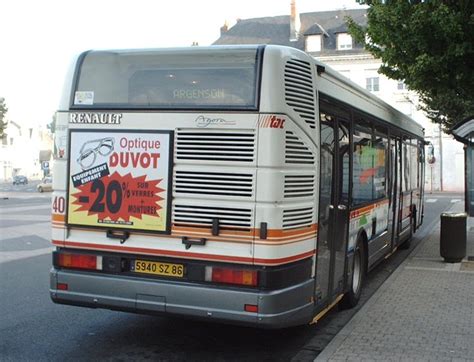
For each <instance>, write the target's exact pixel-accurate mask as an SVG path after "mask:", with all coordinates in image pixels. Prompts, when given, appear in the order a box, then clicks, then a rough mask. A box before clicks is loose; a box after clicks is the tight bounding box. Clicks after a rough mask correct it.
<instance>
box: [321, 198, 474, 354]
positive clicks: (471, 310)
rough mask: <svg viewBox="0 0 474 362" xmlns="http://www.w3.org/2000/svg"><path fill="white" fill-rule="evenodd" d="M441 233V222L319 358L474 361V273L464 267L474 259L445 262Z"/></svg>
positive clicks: (472, 244) (471, 245)
mask: <svg viewBox="0 0 474 362" xmlns="http://www.w3.org/2000/svg"><path fill="white" fill-rule="evenodd" d="M460 208H462V203H460V202H459V203H455V204H454V205H453V208H452V211H453V212H457V211H459V209H460ZM467 226H468V230H470V228H471V227H472V226H474V218H468V225H467ZM439 235H440V228H439V224H438V225H437V226H436V227H435V228H433V230H432V232H431V233H430V235H428V236H427V237H425V238H424V239H423V240H422V242H421V243H420V244H419V245H418V246H417V248H416V249H415V250H414V251H413V252H412V254H411V255H410V256H409V257H408V258H407V260H405V262H404V263H403V264H402V265H401V266H400V267H399V270H397V271H395V272H394V274H392V276H390V277H389V279H388V280H387V281H386V282H385V283H384V285H383V286H382V287H381V288H380V289H379V290H378V291H377V292H376V293H375V294H374V295H373V296H372V298H371V299H373V301H372V300H370V301H369V302H368V303H367V304H366V305H364V307H362V308H361V310H360V311H359V312H358V313H357V314H356V315H355V316H354V318H353V319H352V320H351V321H350V322H349V323H348V324H347V325H346V326H345V327H344V328H343V329H342V330H341V331H340V332H339V334H338V335H336V337H335V338H334V339H333V341H332V342H331V343H330V344H329V345H328V346H327V347H326V349H325V350H323V351H322V353H321V354H320V355H319V356H318V358H317V359H316V361H338V360H342V359H347V360H356V359H362V360H364V361H367V360H377V361H381V360H383V361H392V360H393V361H474V272H473V271H471V270H470V269H469V268H468V267H463V265H471V263H474V261H473V262H469V261H468V260H467V258H466V259H465V260H464V261H463V263H445V262H444V260H443V258H441V256H440V254H439ZM472 236H473V234H472V233H471V234H470V235H468V244H467V245H468V248H467V251H468V252H467V256H469V255H474V253H473V254H469V253H470V252H471V250H473V251H474V238H473V237H472Z"/></svg>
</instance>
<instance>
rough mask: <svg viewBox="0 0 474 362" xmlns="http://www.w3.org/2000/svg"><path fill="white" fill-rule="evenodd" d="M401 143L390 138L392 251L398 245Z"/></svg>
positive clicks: (397, 139)
mask: <svg viewBox="0 0 474 362" xmlns="http://www.w3.org/2000/svg"><path fill="white" fill-rule="evenodd" d="M400 147H401V141H400V139H399V138H392V140H391V142H390V153H391V154H390V159H391V165H390V173H391V180H392V182H391V184H392V185H391V193H390V195H391V202H390V211H389V225H392V250H393V249H394V248H395V247H396V245H397V243H398V232H399V228H398V223H399V214H400V213H399V210H400V206H401V205H400V188H401V183H400V167H401V148H400Z"/></svg>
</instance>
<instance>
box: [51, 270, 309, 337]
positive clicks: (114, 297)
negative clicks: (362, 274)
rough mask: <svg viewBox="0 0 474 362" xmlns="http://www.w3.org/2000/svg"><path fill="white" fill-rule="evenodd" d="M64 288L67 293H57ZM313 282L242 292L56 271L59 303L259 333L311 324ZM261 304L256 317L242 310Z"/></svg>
mask: <svg viewBox="0 0 474 362" xmlns="http://www.w3.org/2000/svg"><path fill="white" fill-rule="evenodd" d="M58 283H65V284H67V285H68V290H58V289H57V284H58ZM313 293H314V281H313V279H309V280H307V281H305V282H303V283H300V284H298V285H295V286H291V287H288V288H284V289H280V290H276V291H252V290H239V289H237V288H233V289H230V288H219V287H216V286H206V285H202V284H194V283H182V282H179V283H177V282H174V281H168V280H151V279H145V278H130V277H125V276H115V275H104V274H93V273H88V272H78V271H70V270H57V269H54V268H53V269H52V270H51V273H50V294H51V299H52V300H53V302H55V303H60V304H69V305H76V306H83V307H91V308H106V309H113V310H121V311H127V312H134V313H144V314H170V315H181V316H186V317H192V318H202V319H206V320H215V321H221V322H227V323H232V324H243V325H249V326H255V327H261V328H284V327H290V326H295V325H301V324H306V323H308V322H310V321H311V319H312V316H313V312H314V304H313V302H312V301H313V298H312V296H313ZM245 304H251V305H258V313H249V312H246V311H245V310H244V306H245Z"/></svg>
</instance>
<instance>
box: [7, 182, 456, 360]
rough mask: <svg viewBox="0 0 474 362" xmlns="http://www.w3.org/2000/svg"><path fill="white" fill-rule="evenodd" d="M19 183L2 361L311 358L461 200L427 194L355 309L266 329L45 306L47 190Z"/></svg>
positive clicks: (11, 208)
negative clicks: (421, 212)
mask: <svg viewBox="0 0 474 362" xmlns="http://www.w3.org/2000/svg"><path fill="white" fill-rule="evenodd" d="M1 186H2V185H0V189H1ZM27 186H29V185H25V186H24V189H22V187H23V186H19V187H16V188H15V189H11V188H10V189H9V187H6V189H4V191H3V192H2V191H0V227H1V231H0V233H1V234H0V235H1V237H0V303H1V308H0V356H1V359H2V360H6V361H18V360H35V361H40V360H41V361H42V360H45V361H46V360H47V361H63V360H66V359H68V360H71V359H73V360H97V359H105V360H142V359H151V360H171V361H181V360H183V361H184V360H212V361H229V360H231V361H232V360H239V361H254V360H259V361H289V360H298V361H312V360H313V359H314V358H315V357H316V356H317V354H318V353H319V352H320V351H321V350H322V349H323V348H324V346H325V345H326V344H327V343H329V341H330V340H331V339H332V338H333V336H334V335H335V334H336V333H337V332H338V330H339V329H340V328H342V327H343V326H344V325H345V324H346V323H347V322H348V321H349V320H350V318H351V317H352V315H353V314H354V313H355V312H356V311H357V310H358V309H359V308H360V307H361V306H362V305H363V303H364V302H365V301H367V300H368V299H369V298H370V296H371V295H372V294H373V293H374V292H375V290H377V288H378V287H379V286H380V285H381V284H382V283H383V281H384V280H385V279H386V278H387V277H388V276H389V275H390V274H391V273H392V272H393V271H394V270H395V269H396V268H397V266H398V265H399V264H400V263H401V262H402V261H403V260H404V259H405V258H406V256H407V255H408V253H409V252H410V251H411V250H412V249H413V247H414V246H416V244H417V243H418V242H419V240H420V239H421V238H422V237H423V235H424V234H425V233H426V232H427V231H428V229H429V227H430V224H432V223H433V221H435V220H437V218H439V214H440V213H441V212H442V211H444V210H446V209H448V208H449V207H450V206H451V203H452V202H456V200H458V202H459V200H460V199H461V198H462V196H461V195H459V194H457V195H456V194H433V195H427V197H426V201H427V202H426V211H425V222H424V225H423V227H422V228H421V229H420V230H419V231H418V232H417V234H416V236H415V238H414V242H413V243H412V247H411V249H410V250H408V251H403V250H401V251H397V252H396V253H395V254H394V255H393V256H392V257H391V258H389V259H388V260H386V261H384V262H382V263H381V264H380V265H379V266H378V267H377V268H376V270H374V271H373V272H371V273H370V274H369V276H368V280H367V283H366V285H365V288H364V291H363V295H362V300H361V303H359V305H358V307H357V308H354V309H351V310H343V311H337V310H334V311H332V312H330V313H329V314H328V315H327V316H325V317H324V318H323V319H322V321H320V322H319V323H318V324H317V325H313V326H304V327H299V328H290V329H285V330H281V331H266V330H257V329H252V328H244V327H235V326H228V325H220V324H211V323H204V322H198V321H189V320H184V319H176V318H167V317H151V316H142V315H134V314H127V313H121V312H113V311H108V310H94V309H85V308H78V307H69V306H62V305H56V304H53V303H52V302H51V301H50V299H49V292H48V289H49V269H50V266H51V256H50V252H51V250H52V248H51V246H50V244H49V237H50V229H49V227H50V225H49V208H50V196H51V193H44V194H39V193H37V192H34V191H32V190H29V191H28V190H27ZM336 309H337V308H336Z"/></svg>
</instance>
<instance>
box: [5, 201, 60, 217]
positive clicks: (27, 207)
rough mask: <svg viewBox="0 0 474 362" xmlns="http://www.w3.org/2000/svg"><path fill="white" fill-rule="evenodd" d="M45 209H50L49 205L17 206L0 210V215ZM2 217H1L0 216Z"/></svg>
mask: <svg viewBox="0 0 474 362" xmlns="http://www.w3.org/2000/svg"><path fill="white" fill-rule="evenodd" d="M46 209H51V205H50V204H46V205H36V206H17V207H8V206H6V207H3V206H2V208H1V209H0V210H1V211H0V214H4V212H7V211H8V213H10V212H15V211H30V210H46ZM2 217H3V215H2Z"/></svg>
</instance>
